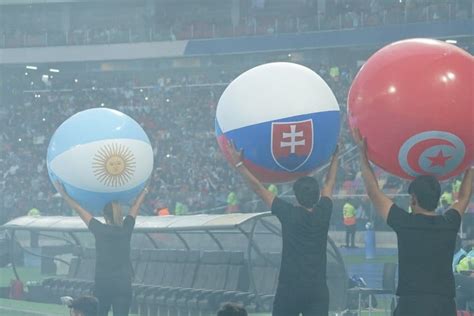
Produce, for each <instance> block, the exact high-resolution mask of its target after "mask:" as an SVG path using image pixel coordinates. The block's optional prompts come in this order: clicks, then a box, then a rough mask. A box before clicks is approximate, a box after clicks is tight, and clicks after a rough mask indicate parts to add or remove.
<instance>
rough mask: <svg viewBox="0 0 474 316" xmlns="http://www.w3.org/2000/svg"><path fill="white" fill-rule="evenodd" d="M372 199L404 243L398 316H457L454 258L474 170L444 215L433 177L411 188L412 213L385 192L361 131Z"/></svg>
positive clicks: (364, 173) (360, 142) (423, 178)
mask: <svg viewBox="0 0 474 316" xmlns="http://www.w3.org/2000/svg"><path fill="white" fill-rule="evenodd" d="M355 139H356V141H357V143H358V145H359V149H360V161H361V171H362V177H363V179H364V183H365V187H366V189H367V194H368V195H369V198H370V199H371V200H372V203H373V204H374V206H375V208H376V209H377V211H378V212H379V214H380V215H381V216H382V217H383V218H384V219H385V220H386V221H387V224H388V225H389V226H390V227H391V228H392V229H393V230H394V231H395V233H396V234H397V239H398V265H399V266H398V270H399V272H398V274H399V278H398V288H397V295H398V296H399V300H398V306H397V308H396V310H395V313H394V315H396V316H425V315H426V316H428V315H429V316H437V315H438V316H455V315H456V304H455V302H454V297H455V286H454V277H453V271H452V258H453V255H454V248H455V243H456V235H457V232H458V230H459V227H460V224H461V217H462V215H463V214H464V212H465V210H466V208H467V206H468V204H469V201H470V199H471V195H472V181H473V175H474V172H473V169H472V167H471V168H469V169H468V170H467V171H466V173H465V175H464V179H463V182H462V184H461V188H460V191H459V196H458V199H457V201H455V202H454V204H453V205H452V206H451V208H450V209H449V210H447V211H446V212H445V213H444V214H442V215H437V214H436V213H435V210H436V208H437V206H438V202H439V198H440V195H441V187H440V184H439V182H438V180H437V179H436V178H435V177H433V176H418V177H416V178H415V180H413V181H412V182H411V183H410V186H409V188H408V193H409V194H410V195H411V201H410V207H411V209H412V213H411V214H409V213H408V212H406V211H405V210H403V209H401V208H400V207H398V206H397V205H396V204H394V203H393V202H392V200H390V199H389V198H388V197H387V196H386V195H385V194H384V193H383V192H382V191H381V190H380V188H379V186H378V183H377V179H376V177H375V174H374V173H373V170H372V168H371V166H370V163H369V160H368V157H367V143H366V140H365V139H362V138H361V136H360V134H359V132H358V131H356V133H355Z"/></svg>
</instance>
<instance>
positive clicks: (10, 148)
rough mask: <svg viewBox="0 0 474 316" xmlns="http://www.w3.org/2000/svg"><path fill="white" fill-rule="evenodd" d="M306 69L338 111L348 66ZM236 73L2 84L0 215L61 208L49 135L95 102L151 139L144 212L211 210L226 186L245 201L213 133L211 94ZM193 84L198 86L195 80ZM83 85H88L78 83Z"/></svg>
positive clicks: (349, 176) (350, 171) (347, 167)
mask: <svg viewBox="0 0 474 316" xmlns="http://www.w3.org/2000/svg"><path fill="white" fill-rule="evenodd" d="M313 68H315V69H316V71H318V73H320V74H321V75H322V76H323V77H324V78H325V79H326V80H327V82H329V83H330V85H331V86H332V88H333V91H335V94H336V97H337V98H338V100H340V102H341V105H342V109H343V113H344V109H345V106H344V104H345V97H346V94H347V90H348V87H349V84H350V82H351V81H352V78H353V76H354V73H355V69H353V68H350V67H338V66H327V65H315V66H314V67H313ZM236 75H237V74H235V73H231V72H229V73H219V75H218V76H215V77H212V76H208V75H203V74H198V75H195V76H188V77H187V78H186V77H183V78H180V79H177V78H173V77H172V76H171V77H166V76H165V77H161V78H158V79H157V80H156V81H155V84H154V85H153V86H152V87H147V88H145V87H144V88H139V87H137V86H134V83H133V82H129V81H125V82H122V83H121V84H120V85H117V86H115V87H111V86H110V85H109V86H104V85H102V84H101V82H100V80H96V79H97V78H94V80H93V79H92V77H91V78H90V81H89V82H88V83H85V82H81V83H82V85H81V87H80V88H76V89H64V88H65V87H64V86H63V85H62V84H61V83H59V82H58V87H56V86H55V83H54V80H52V81H51V82H50V83H49V84H50V85H49V86H45V85H44V84H43V87H41V88H42V89H41V88H40V87H39V85H40V84H41V83H39V82H37V83H35V85H34V86H35V87H36V89H37V92H26V93H23V90H27V89H26V88H30V87H26V88H25V86H24V85H22V83H18V84H19V85H21V86H22V87H23V89H21V88H19V87H18V86H16V89H17V90H15V89H9V90H10V92H11V93H13V96H12V98H11V99H10V100H11V102H8V103H7V104H6V106H4V107H2V111H1V124H2V126H3V128H2V135H1V141H2V142H1V146H2V155H1V157H0V159H1V164H0V175H1V178H0V194H1V200H2V201H3V205H2V207H3V209H4V210H6V212H2V214H8V215H7V217H8V218H11V217H15V216H19V215H24V214H26V212H27V211H28V210H29V209H31V208H38V209H39V210H40V211H41V212H43V213H45V214H54V213H55V212H57V210H58V209H60V207H58V204H57V203H56V202H58V203H59V199H56V197H55V191H54V189H53V187H52V185H51V183H50V181H49V179H48V175H47V170H46V149H47V146H48V142H49V139H50V138H51V136H52V134H53V133H54V130H55V129H56V128H57V127H58V126H59V125H60V124H61V123H62V122H63V121H64V120H65V119H67V118H68V117H69V116H70V115H72V114H74V113H76V112H78V111H81V110H84V109H87V108H92V107H100V106H105V107H111V108H115V109H118V110H120V111H123V112H125V113H127V114H128V115H130V116H131V117H133V118H134V119H135V120H137V121H138V122H140V124H141V125H142V126H143V128H144V129H145V130H146V131H147V133H148V135H149V137H150V139H151V141H152V143H153V148H154V150H155V159H156V161H155V166H156V170H155V172H154V175H153V181H152V185H151V187H152V190H153V191H152V193H151V194H149V195H148V197H149V198H148V200H147V202H146V206H147V208H148V210H149V212H152V211H153V210H155V209H157V208H158V209H160V208H169V209H170V210H171V212H175V209H176V208H177V205H178V209H181V211H178V212H183V210H182V209H183V208H184V211H186V209H188V210H189V212H197V211H203V210H207V211H209V210H211V211H212V209H213V208H215V207H219V206H221V207H222V206H225V205H226V199H227V195H228V194H229V192H236V194H237V196H238V198H239V200H240V201H242V203H244V202H245V201H252V200H253V199H254V196H253V195H252V194H251V193H250V192H248V191H247V190H246V189H245V187H244V186H243V185H242V183H241V180H240V177H238V176H236V174H235V173H234V171H233V169H232V168H230V167H229V166H228V165H227V162H226V161H225V160H224V159H223V158H222V155H221V153H220V151H219V149H218V147H217V143H216V141H215V135H214V116H215V109H216V105H217V102H218V99H219V97H220V95H221V93H222V91H223V89H224V88H225V83H226V82H227V83H228V82H230V81H231V80H232V79H233V78H234V77H235V76H236ZM21 79H23V78H21ZM19 80H20V79H19ZM23 81H24V84H27V83H29V81H28V80H24V79H23ZM81 81H82V79H81ZM20 82H22V81H21V80H20ZM197 82H198V83H200V84H201V85H195V84H196V83H197ZM116 83H117V84H119V83H118V82H116ZM203 83H208V85H202V84H203ZM11 84H12V83H11ZM104 84H105V83H104ZM109 84H110V82H109ZM135 84H136V83H135ZM86 86H88V88H84V87H86ZM45 87H47V88H48V89H47V90H46V91H44V88H45ZM15 91H16V93H15ZM35 91H36V90H35ZM18 102H21V105H22V106H19V104H18ZM346 126H347V125H346V123H345V122H344V123H343V124H342V131H343V139H344V143H345V146H346V147H347V148H350V147H351V145H350V144H351V143H350V137H349V135H348V132H347V128H346ZM343 168H344V172H343V173H340V177H341V178H340V182H341V186H342V183H343V182H344V181H345V180H350V181H352V180H354V178H355V175H356V170H357V166H356V165H354V162H353V161H351V160H349V161H348V162H347V163H345V164H344V165H343ZM346 189H347V188H346ZM215 211H216V212H221V211H223V209H222V208H221V209H217V210H215ZM5 219H6V218H5ZM5 219H3V220H5Z"/></svg>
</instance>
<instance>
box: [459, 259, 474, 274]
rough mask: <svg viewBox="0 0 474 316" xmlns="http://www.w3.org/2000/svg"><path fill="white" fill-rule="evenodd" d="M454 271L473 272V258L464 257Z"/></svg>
mask: <svg viewBox="0 0 474 316" xmlns="http://www.w3.org/2000/svg"><path fill="white" fill-rule="evenodd" d="M456 271H457V272H459V273H461V272H463V271H474V257H465V258H463V259H462V260H461V261H459V264H458V265H457V266H456Z"/></svg>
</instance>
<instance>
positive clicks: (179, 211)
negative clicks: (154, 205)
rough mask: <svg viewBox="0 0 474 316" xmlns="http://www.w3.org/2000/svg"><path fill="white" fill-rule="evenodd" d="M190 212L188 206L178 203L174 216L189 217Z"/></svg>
mask: <svg viewBox="0 0 474 316" xmlns="http://www.w3.org/2000/svg"><path fill="white" fill-rule="evenodd" d="M188 212H189V209H188V206H187V205H186V204H184V203H181V202H176V205H175V208H174V214H175V215H177V216H180V215H187V214H188Z"/></svg>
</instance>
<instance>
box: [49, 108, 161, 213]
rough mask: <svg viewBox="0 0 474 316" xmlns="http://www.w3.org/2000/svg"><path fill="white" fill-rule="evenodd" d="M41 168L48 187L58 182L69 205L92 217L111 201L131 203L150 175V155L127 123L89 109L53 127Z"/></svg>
mask: <svg viewBox="0 0 474 316" xmlns="http://www.w3.org/2000/svg"><path fill="white" fill-rule="evenodd" d="M47 166H48V173H49V177H50V179H51V181H53V182H54V181H57V180H59V181H60V182H61V183H63V185H64V187H65V189H66V191H67V193H68V194H69V195H70V196H71V197H72V198H73V199H75V200H76V201H77V202H78V203H79V204H81V206H82V207H84V208H86V209H87V210H89V211H90V212H92V213H94V214H97V213H99V212H101V211H102V209H103V207H104V206H105V204H107V203H109V202H111V201H117V202H121V203H130V202H132V201H133V199H134V198H135V197H136V196H137V194H138V193H139V192H140V191H141V190H142V189H143V187H144V185H145V183H146V181H147V180H148V178H149V177H150V175H151V172H152V169H153V150H152V147H151V144H150V140H149V139H148V136H147V135H146V133H145V131H144V130H143V129H142V128H141V126H140V125H139V124H138V123H137V122H135V121H134V120H133V119H132V118H130V117H129V116H127V115H125V114H123V113H121V112H119V111H116V110H112V109H107V108H95V109H90V110H85V111H82V112H79V113H76V114H75V115H73V116H71V117H70V118H69V119H67V120H66V121H65V122H63V123H62V124H61V125H60V126H59V128H58V129H57V130H56V132H55V133H54V135H53V137H52V138H51V141H50V143H49V147H48V153H47Z"/></svg>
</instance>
